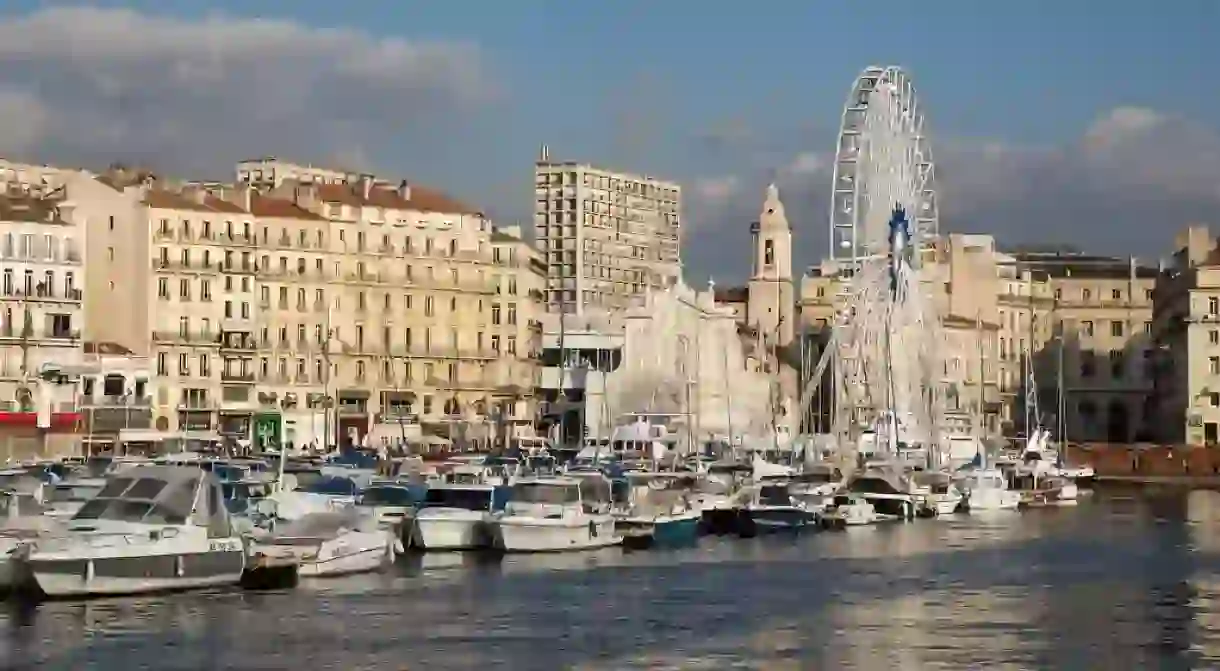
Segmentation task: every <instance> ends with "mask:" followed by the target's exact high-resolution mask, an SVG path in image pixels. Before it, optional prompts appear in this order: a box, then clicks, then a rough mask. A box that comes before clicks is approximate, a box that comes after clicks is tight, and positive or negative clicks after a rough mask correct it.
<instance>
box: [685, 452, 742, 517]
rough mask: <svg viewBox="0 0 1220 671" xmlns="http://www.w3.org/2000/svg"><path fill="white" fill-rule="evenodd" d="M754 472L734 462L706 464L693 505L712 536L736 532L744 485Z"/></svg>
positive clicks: (702, 470) (693, 496) (697, 485)
mask: <svg viewBox="0 0 1220 671" xmlns="http://www.w3.org/2000/svg"><path fill="white" fill-rule="evenodd" d="M752 472H753V469H752V468H751V467H750V466H747V465H744V464H739V463H737V462H731V461H718V462H713V463H710V464H706V465H703V467H702V468H701V470H700V472H699V473H698V478H699V479H698V480H697V481H696V482H695V491H694V492H693V495H692V502H693V504H694V506H695V509H696V510H698V511H699V512H700V514H701V517H702V520H701V521H702V525H703V530H704V531H705V532H706V533H711V534H727V533H737V532H738V529H739V527H740V526H741V525H740V517H741V507H742V505H743V504H744V500H743V499H744V496H745V495H747V494H748V492H746V491H745V484H746V483H747V482H748V481H749V477H750V474H751V473H752Z"/></svg>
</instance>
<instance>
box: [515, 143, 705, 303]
mask: <svg viewBox="0 0 1220 671" xmlns="http://www.w3.org/2000/svg"><path fill="white" fill-rule="evenodd" d="M534 185H535V198H536V202H535V205H534V231H535V237H536V238H537V244H538V250H539V252H540V253H541V254H542V255H543V260H544V261H545V263H546V267H547V280H546V282H547V285H546V296H545V298H546V301H547V308H548V310H549V311H552V312H576V313H580V312H583V311H584V309H585V308H586V307H590V306H596V307H605V308H622V307H626V306H627V305H629V304H630V302H631V300H632V299H633V298H635V297H637V296H640V295H642V294H644V293H645V291H646V290H647V289H648V288H650V287H651V288H654V289H660V288H664V287H668V286H671V285H673V284H674V283H675V282H676V281H677V280H678V277H679V276H680V275H681V273H682V261H681V257H680V255H679V245H680V241H681V231H682V221H681V209H682V189H681V187H679V186H678V185H677V184H675V183H673V182H667V181H664V180H660V179H657V178H655V177H649V176H647V175H634V174H629V173H621V172H614V171H611V170H604V169H601V168H596V167H593V166H591V165H588V164H584V163H571V162H557V161H552V160H551V157H550V152H549V150H548V149H547V148H546V147H545V146H544V147H543V148H542V151H541V152H540V155H539V157H538V162H537V163H536V164H535V167H534Z"/></svg>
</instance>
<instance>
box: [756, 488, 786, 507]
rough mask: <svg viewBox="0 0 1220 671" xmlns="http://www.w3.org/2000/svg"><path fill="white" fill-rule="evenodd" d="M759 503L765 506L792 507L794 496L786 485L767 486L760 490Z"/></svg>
mask: <svg viewBox="0 0 1220 671" xmlns="http://www.w3.org/2000/svg"><path fill="white" fill-rule="evenodd" d="M758 502H759V503H761V504H763V505H765V506H790V505H792V496H791V495H790V494H789V493H788V488H787V487H785V486H784V485H767V486H765V487H762V488H761V489H759V491H758Z"/></svg>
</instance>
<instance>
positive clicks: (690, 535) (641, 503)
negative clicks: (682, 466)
mask: <svg viewBox="0 0 1220 671" xmlns="http://www.w3.org/2000/svg"><path fill="white" fill-rule="evenodd" d="M623 478H624V481H625V483H626V493H625V497H624V499H625V500H624V501H623V505H621V506H620V507H619V508H618V509H617V510H615V511H614V512H613V515H614V529H615V531H616V532H618V533H619V534H621V535H622V536H623V542H624V543H631V544H637V545H644V546H651V547H657V546H679V545H688V544H690V543H694V542H695V541H696V540H697V539H698V538H699V525H700V522H701V520H702V517H703V514H702V513H701V512H700V511H699V510H697V509H696V508H695V506H694V504H693V502H692V501H691V496H690V492H691V487H692V486H693V484H694V482H693V481H694V479H693V477H692V474H691V473H679V472H660V473H645V472H629V473H624V474H623Z"/></svg>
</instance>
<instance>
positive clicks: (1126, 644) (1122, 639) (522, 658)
mask: <svg viewBox="0 0 1220 671" xmlns="http://www.w3.org/2000/svg"><path fill="white" fill-rule="evenodd" d="M0 626H2V627H3V632H4V638H3V640H0V668H4V669H39V670H40V671H50V670H52V669H72V670H73V671H82V670H85V669H112V668H124V669H191V670H199V669H273V668H274V669H291V668H301V669H305V668H308V669H310V670H311V671H321V670H323V669H343V670H345V671H357V670H359V669H492V668H503V669H541V670H548V671H549V670H553V669H564V668H568V669H608V670H609V669H616V670H617V669H632V668H639V669H866V670H872V669H981V668H987V669H1030V668H1041V669H1102V668H1104V669H1192V668H1196V669H1202V668H1218V667H1220V494H1217V493H1208V492H1198V493H1193V494H1189V495H1187V494H1183V493H1162V494H1149V493H1140V492H1138V491H1136V490H1109V491H1107V490H1102V491H1099V492H1098V493H1096V494H1095V495H1094V496H1092V497H1089V498H1087V499H1085V500H1083V501H1082V502H1081V504H1080V505H1079V506H1077V507H1075V508H1063V509H1046V510H1036V511H1028V512H1024V513H1015V512H1014V513H996V514H994V515H991V516H988V517H965V516H963V517H954V518H950V519H941V520H921V521H918V522H914V523H897V524H892V525H888V526H878V527H867V528H859V529H851V530H849V531H847V532H843V533H831V532H826V533H820V534H816V533H814V534H807V535H803V536H799V537H783V536H777V537H768V538H759V539H751V540H740V539H729V538H706V539H703V541H702V542H701V543H700V544H699V546H698V547H694V548H689V549H685V550H665V551H639V552H627V551H623V550H621V549H617V548H616V549H611V550H606V551H598V552H595V553H589V554H570V555H545V556H520V557H508V558H505V559H503V560H499V561H494V562H488V561H480V560H476V559H475V558H473V557H463V556H457V555H436V556H426V557H422V558H419V557H416V558H413V559H405V560H402V561H400V562H399V564H398V565H397V566H396V567H395V568H394V570H393V571H390V572H387V573H383V574H378V575H365V576H357V577H351V578H343V579H337V580H330V581H318V582H316V583H309V582H305V583H303V584H302V585H301V586H300V587H298V588H297V589H295V590H291V591H284V592H269V593H252V592H240V591H228V592H212V593H199V594H182V595H168V596H157V597H145V598H131V599H111V600H99V601H90V602H83V603H80V602H78V603H48V604H42V605H39V606H36V607H21V608H18V607H17V606H11V607H9V609H8V610H7V611H6V612H5V613H4V615H3V616H0Z"/></svg>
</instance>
